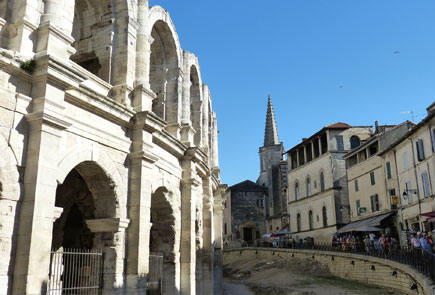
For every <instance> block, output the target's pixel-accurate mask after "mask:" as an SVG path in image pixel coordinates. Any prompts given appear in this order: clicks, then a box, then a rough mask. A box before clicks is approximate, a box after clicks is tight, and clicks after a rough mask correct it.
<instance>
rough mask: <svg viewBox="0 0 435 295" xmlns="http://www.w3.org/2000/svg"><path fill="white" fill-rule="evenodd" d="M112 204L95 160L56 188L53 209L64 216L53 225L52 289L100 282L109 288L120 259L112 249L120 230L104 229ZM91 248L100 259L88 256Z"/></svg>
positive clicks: (113, 209) (109, 189)
mask: <svg viewBox="0 0 435 295" xmlns="http://www.w3.org/2000/svg"><path fill="white" fill-rule="evenodd" d="M116 204H117V201H116V194H115V191H114V184H113V182H112V180H111V179H110V178H109V177H108V176H107V175H106V173H105V172H104V170H103V169H102V168H101V167H100V166H98V164H96V163H95V162H91V161H86V162H82V163H80V164H79V165H77V166H76V167H74V168H73V169H72V170H71V171H70V172H69V173H68V175H67V176H66V178H65V180H64V181H63V183H62V184H59V185H58V186H57V189H56V201H55V206H56V209H57V211H58V212H62V213H61V214H60V216H59V218H57V219H56V220H55V222H54V224H53V238H52V251H53V255H52V261H51V267H50V288H53V289H56V288H58V287H61V288H62V289H65V288H76V289H77V290H79V289H81V288H84V287H85V286H89V285H94V286H95V285H97V287H98V286H101V287H102V284H103V281H104V282H105V288H109V289H110V288H111V286H113V282H114V281H115V280H116V279H115V276H116V270H115V269H116V267H115V264H116V263H117V261H116V260H117V259H119V256H122V255H119V254H120V253H117V252H116V251H117V250H115V247H114V246H116V242H115V240H118V238H119V237H118V236H117V237H115V235H116V234H117V233H118V227H116V228H112V229H107V227H106V226H107V224H105V223H104V220H108V219H110V218H115V217H117V214H116V212H117V208H116ZM109 241H111V242H109ZM121 241H122V239H121ZM121 243H122V242H121ZM89 250H95V251H97V253H100V254H101V255H100V256H99V257H97V256H92V257H91V256H90V255H88V254H87V253H89ZM98 251H99V252H98ZM102 253H104V255H105V262H104V269H102V265H103V263H102V259H103V256H102ZM59 271H60V272H61V273H56V272H59ZM101 271H102V274H101ZM120 271H122V270H120ZM102 276H104V279H103V280H100V279H101V277H102ZM72 292H73V291H72ZM74 292H75V291H74Z"/></svg>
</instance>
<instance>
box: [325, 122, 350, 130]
mask: <svg viewBox="0 0 435 295" xmlns="http://www.w3.org/2000/svg"><path fill="white" fill-rule="evenodd" d="M351 127H352V126H350V125H349V124H346V123H343V122H337V123H334V124H331V125H328V126H325V128H328V129H334V128H337V129H344V128H351Z"/></svg>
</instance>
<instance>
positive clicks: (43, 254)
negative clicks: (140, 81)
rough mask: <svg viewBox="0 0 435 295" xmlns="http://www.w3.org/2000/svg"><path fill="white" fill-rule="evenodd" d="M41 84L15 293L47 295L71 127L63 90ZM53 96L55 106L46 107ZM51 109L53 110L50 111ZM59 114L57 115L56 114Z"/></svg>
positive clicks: (27, 173) (30, 147)
mask: <svg viewBox="0 0 435 295" xmlns="http://www.w3.org/2000/svg"><path fill="white" fill-rule="evenodd" d="M46 83H47V81H46V80H45V81H41V82H40V85H41V86H40V87H35V88H34V90H33V94H34V96H35V97H41V98H34V99H33V110H34V111H35V112H34V113H31V114H28V115H26V119H27V121H28V123H29V126H30V128H29V142H28V147H27V160H26V171H25V174H24V199H23V201H22V203H21V210H20V215H19V224H18V241H17V248H16V259H15V267H14V278H13V286H12V293H13V294H45V292H46V289H47V283H48V273H49V265H50V250H51V249H50V248H51V240H52V232H53V220H54V218H55V217H56V216H57V214H58V212H57V210H55V206H54V204H55V199H56V188H57V163H58V159H57V158H56V156H57V155H58V153H59V146H60V138H61V134H62V131H63V130H65V129H66V128H68V127H69V126H70V124H69V123H68V122H66V121H64V120H62V119H60V118H58V114H61V113H62V108H61V107H60V106H61V105H62V100H63V95H64V93H63V91H62V90H60V89H58V88H56V87H53V86H51V85H49V84H46ZM47 94H50V95H51V96H52V97H53V98H56V99H52V101H53V103H51V104H47V105H45V102H46V101H47V100H48V99H47V98H46V97H45V95H47ZM50 108H51V109H50ZM56 112H57V113H56Z"/></svg>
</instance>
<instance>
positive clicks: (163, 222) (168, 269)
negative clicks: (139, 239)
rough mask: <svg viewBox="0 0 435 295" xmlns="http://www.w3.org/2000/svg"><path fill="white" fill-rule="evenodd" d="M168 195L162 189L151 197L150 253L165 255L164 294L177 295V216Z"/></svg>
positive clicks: (165, 190) (164, 189)
mask: <svg viewBox="0 0 435 295" xmlns="http://www.w3.org/2000/svg"><path fill="white" fill-rule="evenodd" d="M168 195H169V193H168V191H167V189H166V188H163V187H162V188H159V189H157V190H156V192H155V193H154V194H153V195H152V197H151V223H152V227H151V232H150V252H151V253H153V254H161V255H163V294H175V293H176V286H175V278H176V273H175V259H176V257H177V255H176V253H175V248H174V246H175V215H174V211H173V209H172V207H171V204H170V203H169V202H168V200H167V196H168ZM152 271H156V270H152V269H150V272H152Z"/></svg>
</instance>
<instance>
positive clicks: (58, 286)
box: [47, 249, 103, 295]
mask: <svg viewBox="0 0 435 295" xmlns="http://www.w3.org/2000/svg"><path fill="white" fill-rule="evenodd" d="M102 274H103V253H102V252H101V251H98V250H84V249H63V250H57V251H52V252H51V258H50V274H49V282H48V291H47V294H48V295H54V294H73V295H76V294H77V295H79V294H80V295H82V294H86V295H98V294H101V289H102V282H103V279H102Z"/></svg>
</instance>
